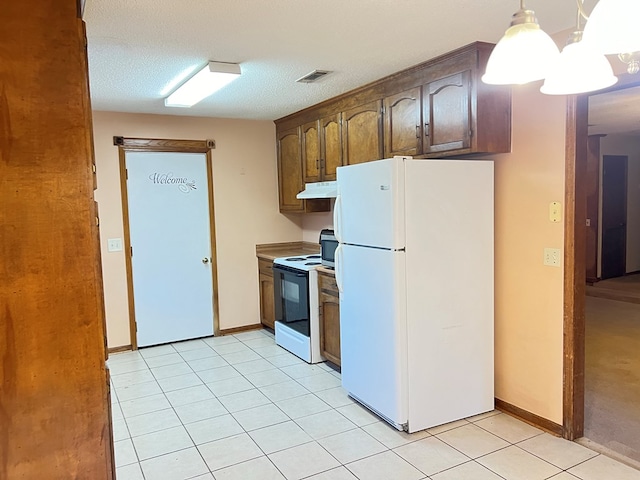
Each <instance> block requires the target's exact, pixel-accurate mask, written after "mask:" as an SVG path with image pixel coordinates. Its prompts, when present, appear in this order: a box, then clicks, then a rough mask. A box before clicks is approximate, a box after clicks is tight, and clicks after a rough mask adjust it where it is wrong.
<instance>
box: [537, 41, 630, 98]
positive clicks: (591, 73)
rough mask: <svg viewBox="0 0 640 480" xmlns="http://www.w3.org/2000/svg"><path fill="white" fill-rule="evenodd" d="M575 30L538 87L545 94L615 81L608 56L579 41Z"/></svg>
mask: <svg viewBox="0 0 640 480" xmlns="http://www.w3.org/2000/svg"><path fill="white" fill-rule="evenodd" d="M581 38H582V32H581V31H576V32H574V33H573V34H572V36H571V37H570V38H569V42H568V43H567V45H566V46H565V47H564V49H562V53H561V54H560V56H559V57H558V59H557V60H556V62H555V64H554V66H553V67H552V69H551V71H550V73H549V74H548V75H547V77H546V78H545V81H544V84H543V85H542V87H541V88H540V91H541V92H542V93H545V94H547V95H572V94H578V93H585V92H592V91H594V90H600V89H602V88H607V87H610V86H611V85H613V84H615V83H616V82H617V81H618V78H617V77H616V76H615V75H614V74H613V69H612V68H611V64H610V63H609V61H608V60H607V58H606V57H605V56H604V55H602V54H601V53H599V52H597V51H595V50H593V49H592V48H591V47H590V46H589V45H587V44H585V43H584V42H582V41H580V40H581Z"/></svg>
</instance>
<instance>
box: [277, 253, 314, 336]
mask: <svg viewBox="0 0 640 480" xmlns="http://www.w3.org/2000/svg"><path fill="white" fill-rule="evenodd" d="M273 292H274V300H275V311H276V312H275V313H276V321H277V322H281V323H283V324H284V325H286V326H287V327H289V328H291V329H293V330H295V331H297V332H299V333H301V334H302V335H304V336H306V337H309V330H310V328H309V323H310V322H309V275H308V273H307V272H305V271H302V270H296V269H295V268H289V267H285V266H283V265H277V264H276V265H274V266H273Z"/></svg>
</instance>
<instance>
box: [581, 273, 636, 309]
mask: <svg viewBox="0 0 640 480" xmlns="http://www.w3.org/2000/svg"><path fill="white" fill-rule="evenodd" d="M586 293H587V295H588V296H591V297H601V298H608V299H610V300H620V301H623V302H632V303H640V274H637V273H636V274H632V275H625V276H623V277H617V278H609V279H608V280H602V281H600V282H596V283H594V284H593V285H587V289H586Z"/></svg>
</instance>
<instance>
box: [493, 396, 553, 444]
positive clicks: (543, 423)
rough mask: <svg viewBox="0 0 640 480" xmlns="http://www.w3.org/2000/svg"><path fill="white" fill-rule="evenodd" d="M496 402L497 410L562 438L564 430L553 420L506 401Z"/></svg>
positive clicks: (498, 400)
mask: <svg viewBox="0 0 640 480" xmlns="http://www.w3.org/2000/svg"><path fill="white" fill-rule="evenodd" d="M495 401H496V408H497V409H498V410H500V411H502V412H504V413H508V414H509V415H512V416H514V417H518V418H519V419H520V420H522V421H524V422H527V423H528V424H530V425H533V426H534V427H538V428H541V429H543V430H546V431H547V432H549V433H553V434H554V435H557V436H559V437H561V436H562V434H563V430H564V429H563V428H562V425H559V424H557V423H555V422H552V421H551V420H547V419H546V418H544V417H541V416H539V415H536V414H535V413H531V412H528V411H526V410H523V409H522V408H520V407H516V406H515V405H512V404H510V403H508V402H505V401H504V400H500V399H499V398H496V399H495Z"/></svg>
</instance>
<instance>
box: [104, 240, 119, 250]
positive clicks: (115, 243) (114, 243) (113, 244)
mask: <svg viewBox="0 0 640 480" xmlns="http://www.w3.org/2000/svg"><path fill="white" fill-rule="evenodd" d="M107 250H108V251H109V252H121V251H122V239H121V238H109V239H107Z"/></svg>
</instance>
